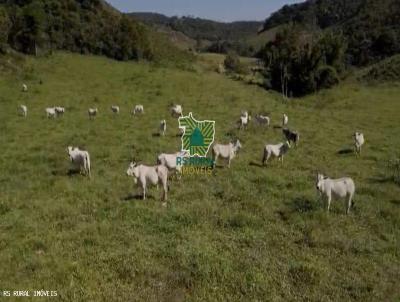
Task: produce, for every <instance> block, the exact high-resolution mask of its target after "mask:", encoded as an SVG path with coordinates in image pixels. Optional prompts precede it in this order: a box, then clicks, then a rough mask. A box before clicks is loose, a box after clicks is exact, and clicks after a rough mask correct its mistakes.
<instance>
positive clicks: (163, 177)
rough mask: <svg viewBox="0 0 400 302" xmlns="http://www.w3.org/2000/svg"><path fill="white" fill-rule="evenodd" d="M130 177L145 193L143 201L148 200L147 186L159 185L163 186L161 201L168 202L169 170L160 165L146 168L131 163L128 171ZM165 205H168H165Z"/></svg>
mask: <svg viewBox="0 0 400 302" xmlns="http://www.w3.org/2000/svg"><path fill="white" fill-rule="evenodd" d="M126 174H127V175H128V176H131V177H133V178H134V181H135V184H137V185H138V187H139V188H140V189H141V190H142V192H143V200H145V199H146V189H147V185H153V186H157V187H158V185H159V184H161V185H162V188H163V194H162V197H161V199H162V200H163V201H165V200H167V194H168V168H167V167H165V166H163V165H159V166H145V165H137V164H136V163H131V164H130V165H129V168H128V170H127V171H126ZM164 205H166V204H165V203H164Z"/></svg>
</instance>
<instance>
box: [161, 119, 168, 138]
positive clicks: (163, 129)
mask: <svg viewBox="0 0 400 302" xmlns="http://www.w3.org/2000/svg"><path fill="white" fill-rule="evenodd" d="M166 131H167V121H166V120H162V121H161V122H160V135H161V136H165V132H166Z"/></svg>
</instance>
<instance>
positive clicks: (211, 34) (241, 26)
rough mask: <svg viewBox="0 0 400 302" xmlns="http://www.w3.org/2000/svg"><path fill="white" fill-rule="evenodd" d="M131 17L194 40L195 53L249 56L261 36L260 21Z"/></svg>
mask: <svg viewBox="0 0 400 302" xmlns="http://www.w3.org/2000/svg"><path fill="white" fill-rule="evenodd" d="M129 15H130V16H131V17H133V18H134V19H136V20H139V21H141V22H143V23H145V24H148V25H151V26H154V27H156V28H163V29H164V30H165V29H169V30H172V31H174V32H181V33H183V34H184V35H185V36H187V37H188V38H190V39H192V40H194V41H196V46H197V48H198V49H199V50H208V51H212V52H217V53H226V52H228V51H229V50H236V51H237V52H239V53H240V54H241V55H253V54H254V53H255V52H256V51H257V49H255V48H256V47H258V46H259V45H260V44H263V43H260V42H259V41H258V40H259V39H263V38H264V37H263V36H258V35H257V33H258V31H259V29H260V28H261V27H262V25H263V22H257V21H238V22H231V23H223V22H217V21H212V20H207V19H201V18H194V17H167V16H164V15H162V14H157V13H130V14H129Z"/></svg>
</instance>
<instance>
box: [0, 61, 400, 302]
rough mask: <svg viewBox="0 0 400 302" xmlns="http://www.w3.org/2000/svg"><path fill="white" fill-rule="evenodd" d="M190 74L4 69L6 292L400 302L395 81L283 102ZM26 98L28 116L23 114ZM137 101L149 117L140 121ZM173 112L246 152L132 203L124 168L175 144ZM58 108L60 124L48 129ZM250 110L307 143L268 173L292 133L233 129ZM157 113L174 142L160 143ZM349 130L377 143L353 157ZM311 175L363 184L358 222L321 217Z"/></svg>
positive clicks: (0, 124) (128, 68) (0, 117)
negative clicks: (284, 121) (206, 124)
mask: <svg viewBox="0 0 400 302" xmlns="http://www.w3.org/2000/svg"><path fill="white" fill-rule="evenodd" d="M193 70H194V71H182V70H178V69H172V68H170V69H166V68H158V67H155V66H154V65H151V64H146V63H129V62H126V63H123V62H116V61H112V60H108V59H105V58H101V57H92V56H79V55H71V54H66V53H58V54H55V55H54V56H51V57H50V58H38V59H33V58H27V61H26V66H25V68H24V69H23V70H22V71H19V72H16V73H11V74H10V73H8V74H5V73H2V74H1V77H0V92H1V93H0V108H1V110H0V129H2V132H1V133H2V134H1V135H0V145H1V146H3V148H2V156H1V157H0V171H2V172H1V173H0V184H1V190H0V263H1V264H2V270H0V284H1V288H2V289H4V290H8V289H9V290H19V289H30V290H33V289H47V290H57V291H58V294H59V296H60V297H59V298H58V299H59V300H60V301H363V302H364V301H397V300H399V299H400V290H399V287H398V280H399V278H400V254H399V250H400V249H399V248H400V244H399V238H400V218H399V217H400V199H399V196H400V187H399V186H398V185H396V184H395V183H393V182H392V181H391V178H390V177H389V173H388V172H387V165H386V164H387V162H388V160H390V159H392V158H394V157H399V155H400V154H399V145H400V138H399V136H398V133H399V131H400V124H399V123H398V122H396V121H397V120H398V116H399V112H400V102H399V101H398V95H399V93H400V86H399V85H398V84H391V85H381V86H377V87H365V86H357V85H352V84H342V85H341V86H339V87H337V88H336V89H334V90H330V91H323V92H321V93H319V94H318V95H314V96H310V97H307V98H306V99H298V100H295V101H293V102H290V103H287V104H284V103H282V102H281V100H280V98H278V96H277V95H275V94H270V93H268V92H266V91H265V90H263V89H260V88H257V87H255V86H247V85H245V84H242V83H240V82H234V81H231V80H229V79H227V78H226V77H224V76H222V75H218V74H217V73H215V72H209V71H207V70H205V71H202V70H204V69H203V68H194V69H193ZM196 70H197V71H196ZM23 82H25V83H27V84H28V85H29V87H30V90H29V92H28V93H22V92H20V90H21V89H20V86H21V83H23ZM40 83H41V84H40ZM22 103H23V104H26V105H27V106H28V108H29V113H28V118H27V119H23V118H21V117H19V116H18V115H17V106H18V105H19V104H22ZM138 103H141V104H143V105H144V106H145V111H146V114H145V115H144V116H142V117H138V118H132V117H130V114H129V111H130V109H131V108H132V106H133V105H134V104H138ZM170 103H181V104H182V105H183V106H184V111H185V113H188V112H190V111H192V112H193V113H194V115H195V117H196V118H198V119H212V120H215V121H216V140H217V141H219V142H223V143H225V142H228V141H229V140H230V138H232V137H239V138H240V139H241V141H242V145H243V150H242V151H241V152H240V154H239V156H238V157H237V158H236V159H235V160H234V161H233V163H232V167H231V169H226V168H217V169H216V170H215V173H214V175H213V176H212V177H202V176H193V177H184V178H183V179H182V180H181V181H179V182H178V181H174V182H172V183H171V185H170V187H171V191H170V202H169V205H168V207H167V208H163V207H162V206H161V203H160V201H159V198H158V197H159V192H157V191H156V190H155V189H152V190H151V191H150V195H151V196H152V198H150V199H149V200H148V201H147V202H143V201H140V200H136V199H132V198H130V195H131V194H132V193H135V192H136V188H134V187H133V181H132V179H129V178H128V177H127V176H126V174H125V171H126V169H127V167H128V164H129V162H130V160H132V159H133V158H135V159H136V160H140V161H142V162H144V163H149V164H153V163H155V158H156V155H157V154H158V153H159V152H175V151H177V150H178V149H179V148H180V138H179V137H177V136H176V134H177V121H176V120H173V119H172V118H171V117H170V116H169V114H168V111H167V109H168V105H169V104H170ZM112 104H118V105H120V106H121V109H122V112H121V114H120V116H118V117H114V116H113V115H112V114H111V112H110V109H109V107H110V106H111V105H112ZM55 105H62V106H65V107H66V109H67V112H66V114H65V116H64V117H63V118H60V119H56V120H47V119H46V118H45V114H44V108H45V107H47V106H55ZM91 106H97V107H98V108H99V116H98V118H97V119H96V120H94V121H89V120H88V118H87V114H86V112H87V109H88V107H91ZM245 109H246V110H250V111H251V112H252V113H253V114H254V113H257V112H262V111H264V112H269V113H270V114H271V117H272V123H273V125H276V124H279V123H280V120H281V115H282V114H283V113H284V112H286V113H287V114H288V115H289V119H290V122H289V123H290V127H292V128H294V129H297V130H298V131H299V132H300V133H301V142H300V145H299V147H298V148H296V149H293V150H291V151H290V153H289V154H288V155H287V157H285V162H284V164H283V165H281V164H280V163H279V162H277V161H276V162H272V163H271V165H270V166H269V167H260V166H259V164H260V160H261V156H262V149H263V146H264V145H265V143H267V142H268V143H277V142H280V141H282V136H281V133H280V130H279V129H274V128H273V127H271V128H270V129H268V130H264V129H258V128H257V127H255V126H254V125H252V126H251V127H250V129H248V130H247V131H242V132H239V131H238V130H236V129H235V121H236V120H237V118H238V116H239V115H240V112H241V110H245ZM163 118H166V119H167V123H168V130H167V136H166V137H163V138H160V137H156V136H153V135H152V134H153V133H154V132H155V131H156V130H157V127H158V125H159V121H160V120H161V119H163ZM355 130H360V131H363V132H364V133H365V136H366V139H367V143H366V146H365V149H364V152H363V154H362V156H361V157H360V158H356V157H355V156H354V155H353V154H352V153H348V152H347V151H346V150H348V149H349V148H351V146H352V139H351V135H352V133H353V132H354V131H355ZM68 145H78V146H81V147H83V148H87V149H88V150H89V151H90V153H91V157H92V166H93V178H92V180H88V179H86V178H83V177H81V176H79V175H73V176H69V175H68V173H67V171H68V168H69V163H68V159H67V156H66V152H65V148H66V147H67V146H68ZM317 171H323V172H325V173H327V174H328V175H330V176H332V177H341V176H343V175H348V176H351V177H353V178H354V180H355V182H356V185H357V193H356V197H355V203H356V206H355V209H354V210H353V212H352V213H351V214H350V215H349V216H346V215H344V206H343V203H342V202H335V203H333V208H332V211H331V213H330V214H327V213H326V211H325V210H324V206H323V204H322V203H321V201H320V200H319V199H318V195H317V193H316V191H315V183H314V177H315V173H316V172H317ZM26 300H27V301H29V299H26ZM32 300H34V299H32ZM10 301H12V300H10Z"/></svg>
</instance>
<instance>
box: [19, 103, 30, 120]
mask: <svg viewBox="0 0 400 302" xmlns="http://www.w3.org/2000/svg"><path fill="white" fill-rule="evenodd" d="M19 111H20V112H21V115H22V116H23V117H26V116H27V115H28V107H26V106H25V105H20V106H19Z"/></svg>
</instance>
